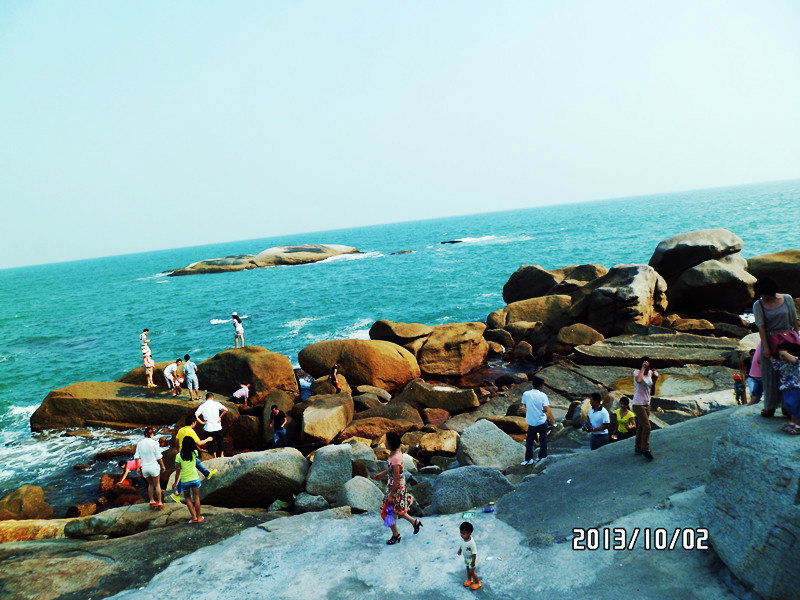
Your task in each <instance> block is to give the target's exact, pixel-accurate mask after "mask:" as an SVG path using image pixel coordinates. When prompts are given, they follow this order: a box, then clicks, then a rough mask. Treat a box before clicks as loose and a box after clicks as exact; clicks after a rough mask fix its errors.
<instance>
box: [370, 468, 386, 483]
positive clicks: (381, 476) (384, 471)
mask: <svg viewBox="0 0 800 600" xmlns="http://www.w3.org/2000/svg"><path fill="white" fill-rule="evenodd" d="M388 472H389V469H384V470H383V471H381V472H380V473H378V474H377V475H375V477H373V479H374V480H375V481H380V480H381V479H383V478H384V476H385V475H386V474H387V473H388Z"/></svg>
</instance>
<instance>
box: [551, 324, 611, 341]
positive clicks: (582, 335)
mask: <svg viewBox="0 0 800 600" xmlns="http://www.w3.org/2000/svg"><path fill="white" fill-rule="evenodd" d="M556 339H557V340H558V341H559V342H561V343H562V344H568V345H570V346H581V345H584V344H594V343H595V342H599V341H600V340H603V339H605V338H604V337H603V334H602V333H600V332H599V331H595V330H594V329H592V328H591V327H589V326H588V325H584V324H583V323H575V324H574V325H570V326H568V327H562V328H561V329H560V330H559V331H558V335H557V336H556Z"/></svg>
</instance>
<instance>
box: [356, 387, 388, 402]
mask: <svg viewBox="0 0 800 600" xmlns="http://www.w3.org/2000/svg"><path fill="white" fill-rule="evenodd" d="M356 392H358V393H359V394H375V395H376V396H377V397H378V398H380V399H381V400H382V401H384V402H388V401H389V400H391V399H392V395H391V394H390V393H389V392H387V391H386V390H384V389H381V388H379V387H375V386H374V385H359V386H358V387H357V388H356Z"/></svg>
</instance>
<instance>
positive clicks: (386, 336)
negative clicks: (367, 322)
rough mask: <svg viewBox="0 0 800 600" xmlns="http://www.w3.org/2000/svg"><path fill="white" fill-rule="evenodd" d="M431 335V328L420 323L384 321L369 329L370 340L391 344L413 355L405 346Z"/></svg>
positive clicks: (377, 322) (376, 322)
mask: <svg viewBox="0 0 800 600" xmlns="http://www.w3.org/2000/svg"><path fill="white" fill-rule="evenodd" d="M432 333H433V327H431V326H430V325H424V324H422V323H395V322H393V321H388V320H386V319H381V320H380V321H375V323H374V324H373V325H372V327H370V329H369V338H370V339H371V340H384V341H386V342H392V343H393V344H397V345H398V346H404V347H406V350H408V351H409V352H411V353H412V354H414V351H413V350H412V349H411V348H408V347H407V345H412V346H413V342H414V341H415V340H418V339H420V338H426V337H428V336H429V335H430V334H432Z"/></svg>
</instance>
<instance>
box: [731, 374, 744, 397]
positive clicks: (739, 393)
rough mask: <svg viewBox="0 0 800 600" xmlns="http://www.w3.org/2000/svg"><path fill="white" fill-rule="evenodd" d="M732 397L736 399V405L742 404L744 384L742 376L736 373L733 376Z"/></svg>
mask: <svg viewBox="0 0 800 600" xmlns="http://www.w3.org/2000/svg"><path fill="white" fill-rule="evenodd" d="M733 397H734V398H735V399H736V404H744V402H745V400H744V384H743V383H742V376H741V375H739V374H738V373H734V375H733Z"/></svg>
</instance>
